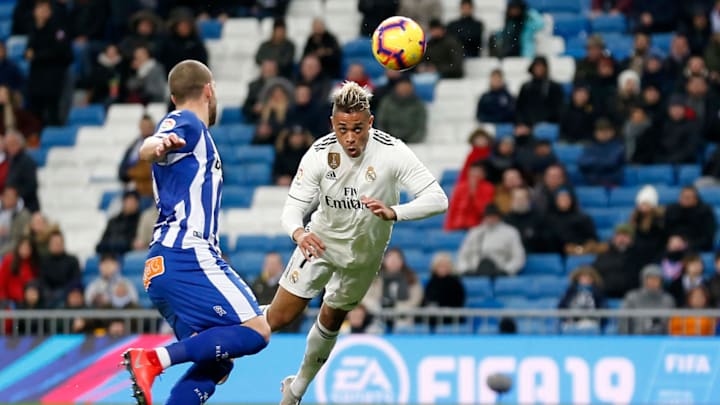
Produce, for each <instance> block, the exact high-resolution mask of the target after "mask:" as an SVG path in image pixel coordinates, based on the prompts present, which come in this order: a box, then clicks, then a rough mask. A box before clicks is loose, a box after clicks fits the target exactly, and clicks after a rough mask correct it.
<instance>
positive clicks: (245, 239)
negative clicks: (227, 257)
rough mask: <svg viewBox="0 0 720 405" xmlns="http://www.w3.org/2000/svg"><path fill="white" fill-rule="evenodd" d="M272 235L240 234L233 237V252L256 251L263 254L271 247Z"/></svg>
mask: <svg viewBox="0 0 720 405" xmlns="http://www.w3.org/2000/svg"><path fill="white" fill-rule="evenodd" d="M272 243H273V237H272V236H263V235H240V236H238V237H237V238H236V239H235V253H241V252H256V253H263V254H265V252H266V251H269V250H271V249H269V248H270V246H271V245H272Z"/></svg>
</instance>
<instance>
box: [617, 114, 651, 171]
mask: <svg viewBox="0 0 720 405" xmlns="http://www.w3.org/2000/svg"><path fill="white" fill-rule="evenodd" d="M652 129H654V127H653V122H652V120H651V118H650V116H648V114H647V111H645V109H644V108H643V107H642V106H641V105H636V106H633V107H631V108H630V116H629V117H628V119H627V120H625V123H624V124H623V127H622V137H623V139H624V140H625V161H627V162H632V163H649V162H652V159H653V157H652V156H649V155H648V154H647V153H645V155H646V156H643V151H651V150H652V149H653V147H652V146H646V145H643V144H642V143H641V141H649V140H651V136H650V134H649V133H648V132H649V131H650V130H652ZM638 151H641V152H640V153H638Z"/></svg>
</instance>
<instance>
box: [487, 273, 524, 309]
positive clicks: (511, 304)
mask: <svg viewBox="0 0 720 405" xmlns="http://www.w3.org/2000/svg"><path fill="white" fill-rule="evenodd" d="M498 281H499V280H498ZM496 288H497V281H496ZM495 294H497V289H496V290H495ZM516 294H517V295H508V296H503V297H500V298H498V299H497V300H498V301H500V302H501V303H502V305H503V308H506V309H508V308H509V309H533V308H532V301H530V299H528V298H527V297H525V294H524V293H523V292H522V290H517V293H516Z"/></svg>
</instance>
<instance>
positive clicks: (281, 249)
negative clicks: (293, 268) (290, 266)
mask: <svg viewBox="0 0 720 405" xmlns="http://www.w3.org/2000/svg"><path fill="white" fill-rule="evenodd" d="M270 246H271V249H272V250H274V251H276V252H278V253H280V254H281V255H290V254H292V252H293V250H295V242H293V241H292V239H290V237H289V236H287V235H278V236H275V237H273V238H272V244H271V245H270ZM286 262H287V261H286Z"/></svg>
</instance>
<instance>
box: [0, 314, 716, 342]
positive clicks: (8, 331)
mask: <svg viewBox="0 0 720 405" xmlns="http://www.w3.org/2000/svg"><path fill="white" fill-rule="evenodd" d="M317 314H318V309H317V308H312V309H308V310H307V312H306V313H305V317H306V319H307V320H313V319H314V318H315V317H316V316H317ZM676 317H677V318H693V319H699V318H707V319H710V320H711V322H712V324H713V327H712V330H713V332H715V330H716V328H715V326H716V325H718V322H717V321H718V320H720V309H707V310H687V309H675V310H667V309H632V310H629V309H603V310H568V309H563V310H555V309H479V308H417V309H413V310H383V311H382V312H380V313H376V314H374V315H373V320H374V321H373V322H374V324H375V325H377V326H379V327H380V329H381V330H385V331H386V333H394V334H405V335H407V334H429V333H434V334H442V335H451V334H463V335H492V334H498V333H517V334H530V335H559V334H567V335H601V334H603V335H616V334H620V332H622V331H623V329H624V328H622V324H623V322H626V321H633V320H637V321H642V320H645V321H647V320H652V321H653V322H658V323H659V324H661V325H663V326H662V328H660V329H659V330H660V331H661V332H660V333H662V332H667V323H668V322H669V320H670V319H671V318H676ZM76 319H84V320H85V321H93V322H110V321H116V322H122V323H123V324H124V329H123V330H124V332H123V333H140V334H144V333H150V334H154V333H169V332H170V329H169V328H168V327H167V324H165V322H164V321H163V319H162V318H161V316H160V314H159V313H158V312H157V311H155V310H152V309H132V310H92V309H83V310H7V311H3V312H0V336H48V335H56V334H69V333H72V325H73V322H74V321H75V320H76ZM508 325H512V326H510V327H509V326H508ZM680 325H681V328H683V329H681V334H683V335H697V334H700V332H701V331H700V329H699V328H700V327H701V322H694V321H690V322H680ZM684 328H693V330H685V329H684Z"/></svg>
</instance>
